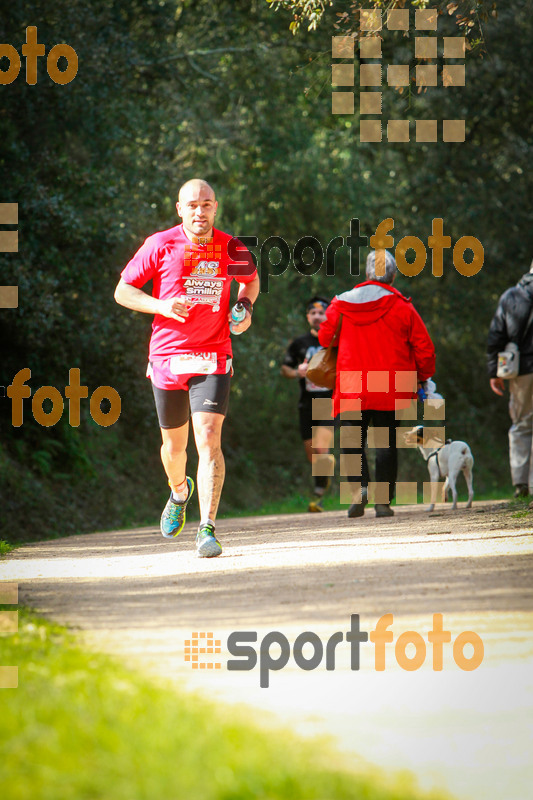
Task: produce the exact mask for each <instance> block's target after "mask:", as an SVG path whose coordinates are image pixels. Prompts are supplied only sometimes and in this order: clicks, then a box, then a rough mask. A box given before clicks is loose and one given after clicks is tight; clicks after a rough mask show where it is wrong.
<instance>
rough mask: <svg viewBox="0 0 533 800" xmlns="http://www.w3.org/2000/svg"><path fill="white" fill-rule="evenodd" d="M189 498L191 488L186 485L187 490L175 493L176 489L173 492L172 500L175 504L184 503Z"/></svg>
mask: <svg viewBox="0 0 533 800" xmlns="http://www.w3.org/2000/svg"><path fill="white" fill-rule="evenodd" d="M188 496H189V487H188V486H187V484H185V489H183V490H182V491H181V492H175V491H174V489H173V490H172V499H173V500H174V502H175V503H184V502H185V500H186V499H187V498H188Z"/></svg>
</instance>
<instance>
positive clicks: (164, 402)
mask: <svg viewBox="0 0 533 800" xmlns="http://www.w3.org/2000/svg"><path fill="white" fill-rule="evenodd" d="M230 383H231V375H230V373H229V372H226V373H224V374H222V375H194V376H193V377H192V378H190V379H189V391H188V392H187V391H185V390H183V389H159V387H158V386H155V385H154V383H153V382H152V390H153V392H154V399H155V407H156V411H157V416H158V419H159V426H160V427H161V428H180V427H181V426H182V425H185V423H186V422H187V421H188V419H189V417H190V415H191V414H194V413H195V412H197V411H207V412H208V413H211V414H222V415H223V416H226V414H227V413H228V405H229V390H230Z"/></svg>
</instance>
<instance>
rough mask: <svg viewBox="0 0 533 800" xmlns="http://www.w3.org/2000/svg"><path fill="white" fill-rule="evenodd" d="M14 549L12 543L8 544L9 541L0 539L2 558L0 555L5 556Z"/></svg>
mask: <svg viewBox="0 0 533 800" xmlns="http://www.w3.org/2000/svg"><path fill="white" fill-rule="evenodd" d="M14 549H15V546H14V545H12V544H10V543H9V542H5V541H4V540H3V539H0V558H2V556H7V554H8V553H10V552H11V551H12V550H14Z"/></svg>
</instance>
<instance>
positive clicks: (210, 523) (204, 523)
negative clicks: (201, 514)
mask: <svg viewBox="0 0 533 800" xmlns="http://www.w3.org/2000/svg"><path fill="white" fill-rule="evenodd" d="M202 525H212V526H213V528H214V527H215V521H214V520H213V519H209V517H208V518H207V520H204V519H202V520H200V525H199V526H198V527H199V528H201V527H202Z"/></svg>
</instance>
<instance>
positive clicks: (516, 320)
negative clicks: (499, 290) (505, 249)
mask: <svg viewBox="0 0 533 800" xmlns="http://www.w3.org/2000/svg"><path fill="white" fill-rule="evenodd" d="M532 308H533V273H531V272H528V273H526V274H525V275H524V276H523V277H522V278H521V279H520V280H519V281H518V283H517V284H516V286H511V288H510V289H507V291H505V292H504V293H503V294H502V296H501V297H500V299H499V301H498V307H497V308H496V313H495V314H494V317H493V318H492V322H491V323H490V328H489V336H488V343H487V367H488V371H489V377H490V378H495V377H496V370H497V368H498V353H499V351H500V350H504V349H505V346H506V344H507V342H515V343H516V344H517V345H518V347H519V349H520V371H519V374H520V375H529V373H531V372H533V322H532V324H531V325H529V327H528V329H527V331H526V335H525V337H524V331H525V328H526V325H527V321H528V318H529V314H530V313H531V309H532Z"/></svg>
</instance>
